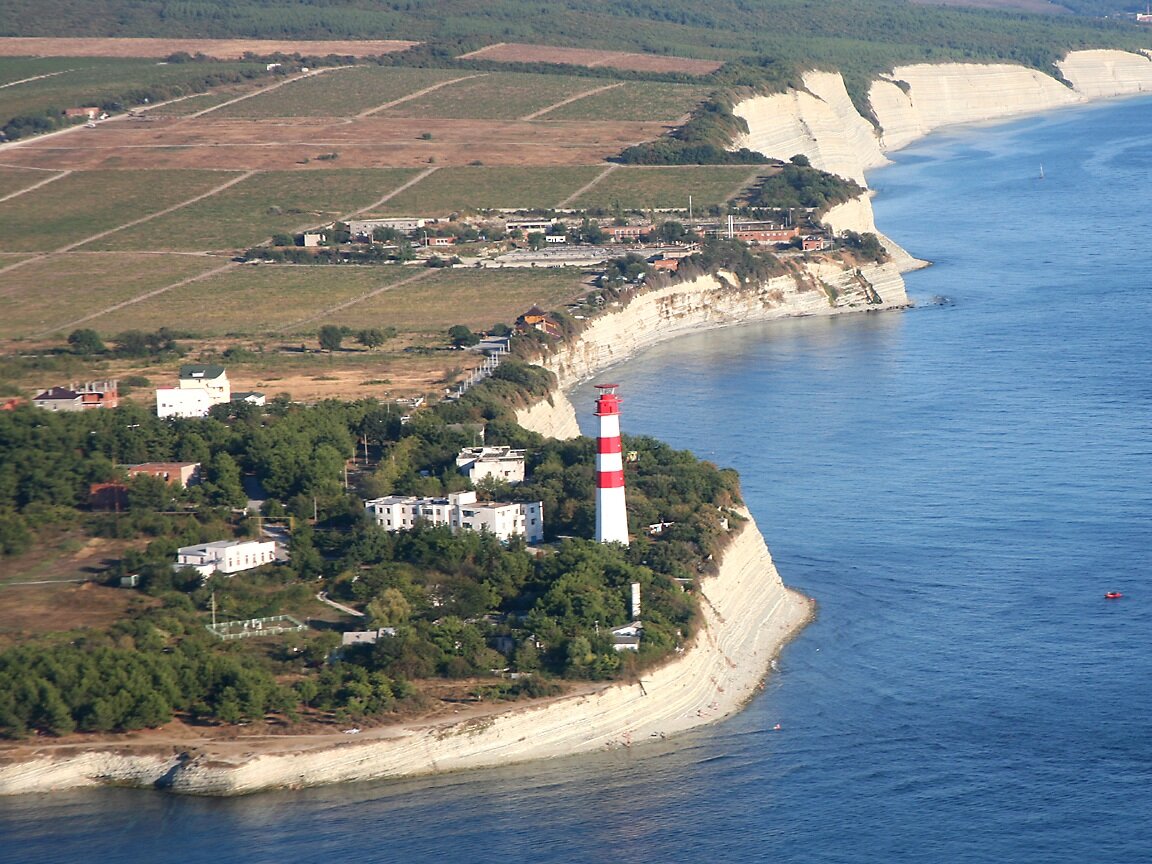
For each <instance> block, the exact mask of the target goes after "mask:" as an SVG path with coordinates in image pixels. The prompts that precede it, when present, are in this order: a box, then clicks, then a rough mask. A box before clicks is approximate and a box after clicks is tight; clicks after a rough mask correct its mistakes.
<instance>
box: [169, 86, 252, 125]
mask: <svg viewBox="0 0 1152 864" xmlns="http://www.w3.org/2000/svg"><path fill="white" fill-rule="evenodd" d="M261 83H263V82H261ZM256 89H258V85H257V84H256V82H253V81H249V82H246V83H244V84H231V85H229V86H227V87H223V88H221V89H219V90H213V91H212V92H211V93H198V94H196V95H195V96H185V97H184V98H182V99H177V100H173V101H171V102H166V103H165V104H164V105H163V106H162V107H160V108H155V109H153V110H151V111H149V112H148V114H147V116H149V117H154V118H161V117H187V116H188V115H189V114H195V113H196V112H197V111H204V110H205V109H207V108H211V107H213V106H215V105H220V104H222V103H224V102H227V101H229V100H230V99H235V98H236V97H237V96H243V95H244V94H245V93H250V92H252V91H253V90H256ZM253 98H256V97H253Z"/></svg>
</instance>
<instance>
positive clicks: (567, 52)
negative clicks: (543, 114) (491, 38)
mask: <svg viewBox="0 0 1152 864" xmlns="http://www.w3.org/2000/svg"><path fill="white" fill-rule="evenodd" d="M460 56H461V58H469V57H475V58H477V59H484V60H495V61H497V62H503V63H566V64H568V65H570V66H592V67H596V66H607V67H610V68H612V69H627V70H630V71H634V72H683V73H685V74H686V75H707V74H709V73H711V72H715V71H716V70H717V69H719V68H720V67H721V66H723V65H724V64H723V62H722V61H719V60H696V59H693V58H690V57H668V56H665V55H663V54H633V53H629V52H627V51H597V50H594V49H591V48H557V47H555V46H552V45H525V44H523V43H518V42H499V43H497V44H495V45H489V46H488V47H486V48H481V49H480V50H479V51H472V52H471V53H469V54H461V55H460Z"/></svg>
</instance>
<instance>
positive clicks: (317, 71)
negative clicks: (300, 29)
mask: <svg viewBox="0 0 1152 864" xmlns="http://www.w3.org/2000/svg"><path fill="white" fill-rule="evenodd" d="M351 68H352V67H351V66H325V67H324V68H323V69H309V70H308V71H307V72H301V73H300V74H299V75H296V76H293V77H292V78H285V79H284V80H283V81H280V82H278V83H276V84H273V85H272V86H271V87H262V88H260V89H259V90H254V91H252V92H251V93H245V94H243V95H242V96H237V97H236V98H235V99H229V100H228V101H227V102H221V103H220V104H219V105H213V106H211V107H210V108H205V109H204V110H203V111H197V112H195V113H194V114H186V115H185V116H183V117H181V118H180V119H179V120H178V121H177V122H178V123H183V122H185V121H187V120H195V119H196V118H197V117H203V116H204V115H205V114H211V113H212V112H213V111H218V110H219V109H221V108H226V107H228V106H229V105H235V104H236V103H237V102H243V101H244V100H246V99H254V98H256V97H257V96H263V95H264V94H266V93H271V92H272V91H273V90H279V89H280V88H281V87H283V86H285V85H287V84H292V83H295V82H296V81H301V80H303V79H305V78H312V77H314V76H316V75H323V74H324V73H326V72H335V71H337V70H338V69H351Z"/></svg>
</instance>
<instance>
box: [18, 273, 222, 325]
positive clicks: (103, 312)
mask: <svg viewBox="0 0 1152 864" xmlns="http://www.w3.org/2000/svg"><path fill="white" fill-rule="evenodd" d="M32 260H39V259H38V258H37V259H32ZM239 266H241V265H240V263H239V262H237V261H229V262H228V263H227V264H224V265H222V266H220V267H213V268H212V269H211V270H206V271H204V272H203V273H198V274H196V275H195V276H189V277H188V278H187V279H181V280H180V281H179V282H173V283H172V284H171V285H165V286H164V287H162V288H155V289H153V290H152V291H148V292H146V293H144V294H139V295H137V296H136V297H130V298H129V299H127V300H124V301H122V302H120V303H116V304H113V305H112V306H106V307H104V308H103V309H99V310H97V311H95V312H92V313H89V314H88V315H85V316H84V317H82V318H77V319H76V320H75V321H68V322H66V323H64V324H57V325H56V326H55V327H53V328H52V329H51V330H45V331H44V332H43V333H37V334H36V335H35V336H33V337H32V338H33V339H47V338H48V337H49V336H51V335H52V334H53V333H59V332H60V331H62V330H66V329H68V328H69V327H76V326H77V325H79V324H84V323H85V322H88V321H91V320H92V319H93V318H99V317H100V316H101V315H107V314H108V313H109V312H115V311H117V310H118V309H123V308H124V307H125V306H131V305H133V304H134V303H142V302H143V301H145V300H149V299H151V298H153V297H156V296H158V295H160V294H163V293H164V292H165V291H171V290H173V289H174V288H181V287H183V286H184V285H190V284H192V283H193V282H199V281H200V280H201V279H207V278H208V277H210V276H215V275H216V274H218V273H224V272H225V271H228V270H232V269H234V268H236V267H239Z"/></svg>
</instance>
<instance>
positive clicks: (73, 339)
mask: <svg viewBox="0 0 1152 864" xmlns="http://www.w3.org/2000/svg"><path fill="white" fill-rule="evenodd" d="M68 344H69V346H71V348H72V351H73V352H75V353H76V354H80V355H82V356H85V357H88V356H91V355H92V354H103V353H104V352H105V351H107V350H108V349H107V348H105V347H104V342H103V340H102V339H101V338H100V334H98V333H97V332H96V331H95V330H90V329H87V328H84V329H82V330H73V331H72V332H71V333H69V334H68Z"/></svg>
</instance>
